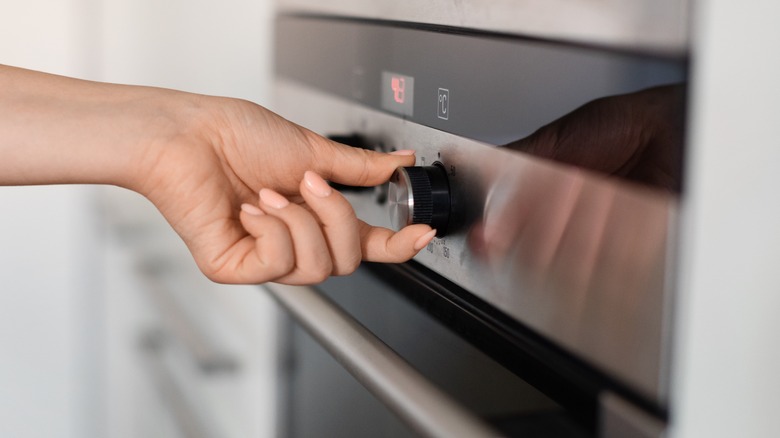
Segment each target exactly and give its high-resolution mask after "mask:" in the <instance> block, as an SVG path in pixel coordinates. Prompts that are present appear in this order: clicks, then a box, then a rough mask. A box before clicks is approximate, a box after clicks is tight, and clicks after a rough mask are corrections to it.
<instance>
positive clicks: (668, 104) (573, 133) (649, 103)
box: [506, 84, 685, 193]
mask: <svg viewBox="0 0 780 438" xmlns="http://www.w3.org/2000/svg"><path fill="white" fill-rule="evenodd" d="M684 97H685V86H684V85H682V84H678V85H667V86H660V87H654V88H648V89H646V90H642V91H638V92H635V93H630V94H624V95H620V96H611V97H604V98H601V99H597V100H594V101H592V102H589V103H587V104H585V105H583V106H581V107H580V108H577V109H575V110H574V111H572V112H571V113H569V114H567V115H565V116H563V117H561V118H560V119H558V120H555V121H554V122H552V123H550V124H548V125H546V126H544V127H542V128H540V129H539V130H537V131H536V132H535V133H533V134H532V135H530V136H528V137H526V138H524V139H521V140H518V141H515V142H513V143H510V144H508V145H506V147H508V148H510V149H513V150H518V151H523V152H527V153H530V154H533V155H536V156H539V157H543V158H549V159H552V160H556V161H560V162H564V163H567V164H572V165H575V166H580V167H584V168H586V169H590V170H595V171H599V172H603V173H607V174H610V175H616V176H622V177H625V178H627V179H629V180H632V181H636V182H640V183H644V184H649V185H652V186H656V187H659V188H663V189H666V190H669V191H672V192H677V193H679V192H680V189H681V171H682V143H683V125H684V105H683V100H684Z"/></svg>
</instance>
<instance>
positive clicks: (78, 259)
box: [0, 0, 278, 437]
mask: <svg viewBox="0 0 780 438" xmlns="http://www.w3.org/2000/svg"><path fill="white" fill-rule="evenodd" d="M2 10H3V13H2V14H0V63H2V64H7V65H13V66H18V67H24V68H30V69H35V70H41V71H46V72H50V73H56V74H62V75H68V76H75V77H79V78H85V79H92V80H100V81H108V82H120V83H130V84H143V85H153V86H161V87H170V88H177V89H183V90H188V91H192V92H197V93H205V94H217V95H225V96H235V97H241V98H244V99H249V100H252V101H255V102H258V103H260V104H262V105H266V104H267V103H268V98H269V94H270V75H271V71H272V68H271V67H272V66H271V65H270V59H271V57H270V50H271V41H270V40H271V18H272V2H271V1H270V0H251V1H249V0H225V1H221V2H212V1H205V0H196V1H192V0H190V1H184V0H172V1H166V2H154V1H149V0H63V1H59V2H50V1H44V0H29V1H25V2H10V1H8V0H6V1H5V2H4V3H3V6H2ZM0 204H1V205H2V211H3V215H2V216H0V248H1V249H2V250H0V278H2V281H0V288H1V289H2V291H0V348H1V349H2V353H0V354H2V359H0V436H5V437H11V436H13V437H44V436H45V437H106V436H111V437H135V436H166V437H170V436H178V435H184V436H198V435H197V434H198V433H200V432H197V431H209V432H210V433H211V434H212V435H213V436H270V435H272V431H273V427H274V415H275V413H274V400H275V398H276V393H275V389H274V386H273V372H274V367H275V363H274V361H275V360H276V359H275V358H276V357H277V356H278V355H276V354H274V348H275V339H274V330H273V328H274V324H275V323H276V322H275V321H276V319H275V315H274V311H273V308H272V307H271V304H270V302H269V301H267V298H265V296H264V295H261V294H259V293H257V291H256V289H251V288H247V287H227V286H219V285H215V284H212V283H210V282H209V281H207V280H206V279H205V278H204V277H203V276H202V275H201V274H200V273H199V272H198V271H197V269H196V268H195V267H194V264H193V263H192V261H191V258H190V255H189V253H188V252H187V251H186V249H185V248H184V247H183V245H182V244H181V242H180V241H179V239H178V237H177V236H176V235H175V234H174V233H173V231H172V230H171V229H170V227H169V226H168V225H167V223H165V222H164V220H162V218H161V217H160V216H159V214H158V213H157V212H156V210H155V209H154V207H153V206H152V205H151V204H150V203H149V202H148V201H146V200H145V199H144V198H142V197H140V196H138V195H136V194H134V193H131V192H128V191H125V190H122V189H119V188H115V187H87V186H47V187H13V188H9V187H5V188H3V190H0ZM161 267H164V269H161ZM173 276H176V277H177V278H178V280H177V281H175V282H174V281H171V280H170V278H171V277H173ZM150 291H153V292H154V293H152V294H149V293H148V292H150ZM217 294H218V295H217ZM217 296H218V297H219V298H218V299H217ZM205 307H209V309H211V310H210V311H209V312H203V311H201V309H203V308H205ZM163 313H164V314H165V317H164V318H162V317H160V315H161V314H163ZM206 334H208V336H207V335H206ZM215 337H218V339H215ZM172 338H175V339H172ZM161 352H162V353H161ZM147 353H149V354H147ZM152 353H154V354H152ZM164 406H165V407H164ZM201 412H208V415H200V413H201ZM200 423H205V424H200Z"/></svg>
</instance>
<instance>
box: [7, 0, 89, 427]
mask: <svg viewBox="0 0 780 438" xmlns="http://www.w3.org/2000/svg"><path fill="white" fill-rule="evenodd" d="M90 1H91V0H69V1H61V2H49V1H45V0H30V1H24V2H11V1H5V2H4V4H3V5H2V11H3V13H2V14H0V63H3V64H10V65H17V66H22V67H27V68H33V69H38V70H44V71H49V72H54V73H59V74H67V75H74V76H82V77H83V76H89V75H90V65H89V63H88V62H87V61H86V56H85V53H86V51H85V50H86V48H87V47H88V44H85V42H86V41H87V40H88V38H89V36H90V32H93V31H94V30H95V27H94V26H92V25H91V24H90V17H91V16H90V14H89V13H87V10H88V9H89V8H90V6H91V5H90ZM90 199H91V197H90V189H89V188H86V187H21V188H10V187H4V188H0V205H2V210H1V211H2V215H0V355H1V356H2V360H0V388H2V390H0V436H13V437H67V436H73V437H75V436H85V435H87V434H88V433H89V432H88V431H89V430H91V428H92V427H93V423H92V422H91V420H90V417H89V414H88V413H87V409H86V407H87V406H90V405H92V404H93V403H94V401H95V400H96V399H95V394H97V390H96V389H95V386H94V384H91V385H90V384H89V383H90V382H89V380H90V377H95V376H94V374H95V373H94V371H95V368H94V365H95V364H94V361H91V360H90V359H91V358H94V357H95V356H96V351H95V347H96V345H97V344H96V343H95V342H94V340H93V339H92V338H91V337H90V336H91V335H89V333H95V331H94V330H91V328H92V327H94V325H95V324H99V318H96V314H95V312H94V311H92V310H94V305H95V301H94V300H93V299H92V298H93V295H91V294H93V293H94V291H95V289H94V288H93V287H92V286H93V284H94V281H93V280H94V277H93V276H92V275H90V273H89V271H88V269H91V266H90V265H91V264H92V263H93V262H95V259H94V255H95V252H94V249H95V245H96V242H95V239H96V236H95V234H94V233H93V232H92V230H91V229H90V224H91V218H92V216H91V213H90V208H91V204H90ZM90 374H92V376H90Z"/></svg>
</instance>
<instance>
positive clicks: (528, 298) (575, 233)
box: [276, 80, 677, 402]
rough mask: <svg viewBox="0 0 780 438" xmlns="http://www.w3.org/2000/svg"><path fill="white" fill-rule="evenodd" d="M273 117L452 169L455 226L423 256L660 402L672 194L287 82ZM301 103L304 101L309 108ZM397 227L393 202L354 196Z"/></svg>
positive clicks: (363, 213)
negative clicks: (357, 136)
mask: <svg viewBox="0 0 780 438" xmlns="http://www.w3.org/2000/svg"><path fill="white" fill-rule="evenodd" d="M278 91H279V95H278V102H277V103H278V106H277V108H276V109H277V110H278V111H279V112H280V113H281V114H283V115H285V116H287V117H291V118H292V120H293V121H295V122H298V123H301V124H302V125H304V126H307V127H309V128H312V129H315V130H317V131H319V132H320V133H323V134H328V133H333V132H359V133H361V134H364V135H365V136H367V137H368V138H369V139H372V140H374V141H375V142H376V143H377V144H382V145H384V148H388V149H389V148H396V149H415V150H417V164H418V165H426V164H432V163H433V162H434V161H439V162H441V163H443V164H444V166H445V168H447V169H448V173H449V179H450V185H451V188H452V190H453V202H454V203H455V204H456V207H455V212H456V216H455V218H454V220H455V222H456V223H458V222H459V223H460V226H459V227H456V229H454V230H452V232H451V234H449V235H447V236H446V237H445V238H441V239H435V240H434V242H432V243H431V245H429V246H428V248H426V249H424V250H423V251H422V252H421V253H420V254H419V255H418V256H417V257H416V260H417V261H419V262H420V263H422V264H423V265H425V266H427V267H429V268H431V269H433V270H434V271H436V272H438V273H439V274H441V275H443V276H445V277H447V278H449V279H450V280H452V281H453V282H455V283H457V284H459V285H461V286H462V287H464V288H465V289H467V290H469V291H471V292H472V293H474V294H475V295H477V296H479V297H481V298H482V299H484V300H485V301H487V302H489V303H490V304H492V305H494V306H495V307H497V308H498V309H500V310H501V311H503V312H505V313H506V314H508V315H510V316H512V317H514V318H516V319H517V320H519V321H521V322H522V323H524V324H526V325H528V326H529V327H531V328H532V329H534V330H536V331H537V332H539V333H540V334H542V335H543V336H545V337H547V338H549V339H551V340H552V341H554V342H556V343H557V344H559V345H560V346H562V347H564V348H565V349H567V350H568V351H570V352H572V353H574V354H575V355H577V356H579V357H580V358H582V359H585V360H586V361H588V362H589V363H591V364H593V365H595V366H596V367H598V368H600V369H601V370H603V371H605V372H607V373H608V374H610V375H612V376H615V377H616V378H618V379H620V380H622V381H623V382H625V383H626V384H628V385H629V386H631V387H633V388H634V389H635V390H637V391H639V392H640V393H642V394H644V395H646V396H648V397H650V398H653V399H656V400H659V401H661V402H663V401H664V400H665V397H666V388H665V383H664V382H665V381H666V380H665V375H664V373H665V369H666V367H665V363H666V357H665V351H666V345H665V343H664V336H665V331H664V321H665V315H664V309H665V306H664V302H665V300H666V297H665V284H666V283H665V282H666V278H667V276H668V270H667V262H668V257H667V251H668V245H667V240H668V236H669V229H670V224H671V223H673V220H674V218H675V215H676V210H677V199H676V196H675V195H672V194H670V193H667V192H663V191H660V190H654V189H650V188H646V187H643V186H639V185H633V184H629V183H626V182H624V181H621V180H617V179H613V178H608V177H606V176H603V175H600V174H595V173H591V172H589V171H586V170H583V169H579V168H575V167H569V166H565V165H561V164H557V163H553V162H551V161H546V160H541V159H538V158H534V157H531V156H529V155H526V154H520V153H516V152H512V151H508V150H503V149H500V148H496V147H493V146H489V145H486V144H482V143H478V142H474V141H471V140H467V139H464V138H461V137H457V136H453V135H450V134H447V133H443V132H441V131H437V130H434V129H431V128H427V127H424V126H420V125H416V124H413V123H410V122H408V121H404V120H401V119H399V118H396V117H392V116H389V115H387V114H384V113H380V112H377V111H373V110H370V109H367V108H365V107H361V106H358V105H354V104H351V103H348V102H345V101H343V100H341V99H337V98H333V97H330V96H327V95H324V94H322V93H320V92H317V91H314V90H311V89H309V88H306V87H303V86H300V85H296V84H292V83H289V82H285V81H283V80H280V81H279V83H278ZM302 102H305V105H302ZM351 201H352V202H353V205H354V207H355V209H356V211H357V212H358V215H359V216H360V217H362V218H363V219H365V220H367V221H369V222H371V223H374V224H377V225H383V226H388V227H389V226H390V222H389V213H388V211H387V208H388V207H387V205H382V204H379V203H378V202H377V200H376V198H375V197H374V196H373V195H370V194H369V195H355V196H353V197H352V198H351Z"/></svg>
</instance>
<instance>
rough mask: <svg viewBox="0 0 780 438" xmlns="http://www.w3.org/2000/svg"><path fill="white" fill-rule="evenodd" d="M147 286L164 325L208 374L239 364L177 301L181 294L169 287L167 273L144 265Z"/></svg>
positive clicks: (143, 271)
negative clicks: (165, 276) (165, 274)
mask: <svg viewBox="0 0 780 438" xmlns="http://www.w3.org/2000/svg"><path fill="white" fill-rule="evenodd" d="M140 271H141V272H142V274H143V278H144V280H145V285H146V290H147V292H148V295H149V296H150V298H151V300H152V302H153V303H154V304H155V305H156V306H157V308H158V309H159V310H160V313H161V314H162V316H163V320H164V326H165V328H166V329H168V331H169V332H170V333H171V334H172V335H173V336H174V338H175V339H176V340H177V341H178V342H179V343H181V344H182V345H183V346H184V347H185V348H186V350H187V352H188V353H189V354H190V355H191V356H192V358H193V359H194V360H195V363H196V365H197V366H198V368H199V369H200V370H201V371H202V372H204V373H206V374H219V373H232V372H235V371H236V370H237V369H238V368H239V364H238V361H237V360H236V359H235V358H234V357H233V356H232V355H231V354H229V353H227V352H225V351H224V349H222V348H220V347H219V345H218V344H217V343H216V342H215V341H214V340H212V339H211V338H209V337H208V336H207V335H206V333H204V329H203V328H201V327H199V326H198V324H197V323H196V322H195V321H193V318H192V316H190V315H188V314H187V311H186V310H185V309H183V308H182V306H181V304H179V303H177V302H176V301H177V298H176V297H175V296H174V294H173V293H172V292H171V291H169V290H168V288H167V287H166V285H165V283H164V281H163V279H162V276H163V274H162V273H161V272H160V271H159V270H156V269H154V268H150V267H146V266H141V267H140Z"/></svg>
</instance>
